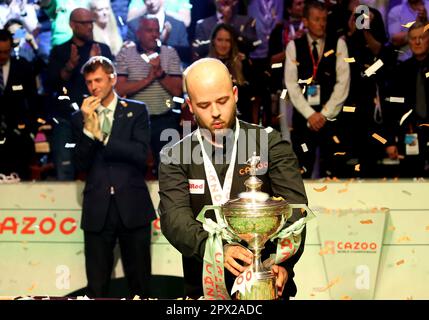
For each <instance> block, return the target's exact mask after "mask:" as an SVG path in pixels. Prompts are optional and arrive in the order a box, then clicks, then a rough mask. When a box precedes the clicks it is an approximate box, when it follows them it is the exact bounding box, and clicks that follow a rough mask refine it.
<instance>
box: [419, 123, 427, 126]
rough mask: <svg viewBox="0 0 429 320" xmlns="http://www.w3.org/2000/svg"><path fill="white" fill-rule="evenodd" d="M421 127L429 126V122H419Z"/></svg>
mask: <svg viewBox="0 0 429 320" xmlns="http://www.w3.org/2000/svg"><path fill="white" fill-rule="evenodd" d="M419 127H429V123H422V124H419Z"/></svg>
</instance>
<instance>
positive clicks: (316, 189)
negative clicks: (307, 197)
mask: <svg viewBox="0 0 429 320" xmlns="http://www.w3.org/2000/svg"><path fill="white" fill-rule="evenodd" d="M327 189H328V186H323V187H321V188H313V190H314V191H316V192H324V191H326V190H327Z"/></svg>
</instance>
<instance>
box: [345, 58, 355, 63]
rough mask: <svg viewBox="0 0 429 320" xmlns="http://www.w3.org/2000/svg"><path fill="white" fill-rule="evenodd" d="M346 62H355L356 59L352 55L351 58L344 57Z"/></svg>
mask: <svg viewBox="0 0 429 320" xmlns="http://www.w3.org/2000/svg"><path fill="white" fill-rule="evenodd" d="M344 62H347V63H353V62H356V60H355V58H353V57H351V58H344Z"/></svg>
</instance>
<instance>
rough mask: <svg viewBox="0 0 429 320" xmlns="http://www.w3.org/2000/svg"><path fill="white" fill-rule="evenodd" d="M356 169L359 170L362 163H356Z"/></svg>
mask: <svg viewBox="0 0 429 320" xmlns="http://www.w3.org/2000/svg"><path fill="white" fill-rule="evenodd" d="M355 171H357V172H359V171H360V163H358V164H357V165H355Z"/></svg>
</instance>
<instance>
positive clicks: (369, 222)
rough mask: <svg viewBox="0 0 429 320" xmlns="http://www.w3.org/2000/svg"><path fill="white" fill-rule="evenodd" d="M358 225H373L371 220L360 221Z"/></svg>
mask: <svg viewBox="0 0 429 320" xmlns="http://www.w3.org/2000/svg"><path fill="white" fill-rule="evenodd" d="M360 223H361V224H372V223H373V221H372V220H371V219H368V220H361V221H360Z"/></svg>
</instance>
